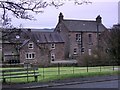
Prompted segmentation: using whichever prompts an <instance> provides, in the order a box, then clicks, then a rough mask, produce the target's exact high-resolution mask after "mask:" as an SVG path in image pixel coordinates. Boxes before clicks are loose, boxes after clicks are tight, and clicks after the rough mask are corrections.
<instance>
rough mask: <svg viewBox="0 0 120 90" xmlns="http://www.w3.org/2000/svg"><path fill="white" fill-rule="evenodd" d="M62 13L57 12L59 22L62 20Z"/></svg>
mask: <svg viewBox="0 0 120 90" xmlns="http://www.w3.org/2000/svg"><path fill="white" fill-rule="evenodd" d="M63 17H64V16H63V14H62V13H61V12H60V14H59V22H61V21H63Z"/></svg>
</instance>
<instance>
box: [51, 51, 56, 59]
mask: <svg viewBox="0 0 120 90" xmlns="http://www.w3.org/2000/svg"><path fill="white" fill-rule="evenodd" d="M51 61H55V54H54V53H52V54H51Z"/></svg>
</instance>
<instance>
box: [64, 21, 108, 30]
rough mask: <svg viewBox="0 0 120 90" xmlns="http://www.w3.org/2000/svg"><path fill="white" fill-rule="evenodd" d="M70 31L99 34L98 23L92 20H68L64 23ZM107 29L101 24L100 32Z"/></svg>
mask: <svg viewBox="0 0 120 90" xmlns="http://www.w3.org/2000/svg"><path fill="white" fill-rule="evenodd" d="M62 22H63V23H64V25H65V26H66V27H67V28H68V30H69V31H83V32H84V31H86V32H97V22H96V21H90V20H67V19H64V20H63V21H62ZM105 29H106V27H105V26H104V25H103V24H102V23H100V24H99V31H100V32H101V31H104V30H105Z"/></svg>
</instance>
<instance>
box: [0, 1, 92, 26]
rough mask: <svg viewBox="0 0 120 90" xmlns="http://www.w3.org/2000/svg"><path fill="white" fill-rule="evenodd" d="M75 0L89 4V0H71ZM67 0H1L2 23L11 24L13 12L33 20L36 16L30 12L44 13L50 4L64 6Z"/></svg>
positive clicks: (19, 16) (21, 17) (57, 6)
mask: <svg viewBox="0 0 120 90" xmlns="http://www.w3.org/2000/svg"><path fill="white" fill-rule="evenodd" d="M69 1H73V2H74V4H76V5H82V4H89V3H91V2H90V1H89V0H69ZM64 4H65V2H62V0H2V1H0V10H1V12H2V13H1V24H2V26H5V25H10V22H11V18H10V16H9V14H10V13H12V14H13V15H14V16H15V17H16V18H18V19H29V20H33V19H34V17H33V16H32V15H31V14H29V12H34V13H36V14H38V13H43V11H44V10H43V9H44V8H46V7H48V6H54V7H55V8H59V7H60V6H63V5H64Z"/></svg>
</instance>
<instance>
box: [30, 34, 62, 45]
mask: <svg viewBox="0 0 120 90" xmlns="http://www.w3.org/2000/svg"><path fill="white" fill-rule="evenodd" d="M31 36H32V39H33V41H35V42H36V43H41V44H42V43H64V40H63V38H62V37H61V35H60V34H58V33H55V32H32V33H31Z"/></svg>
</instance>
